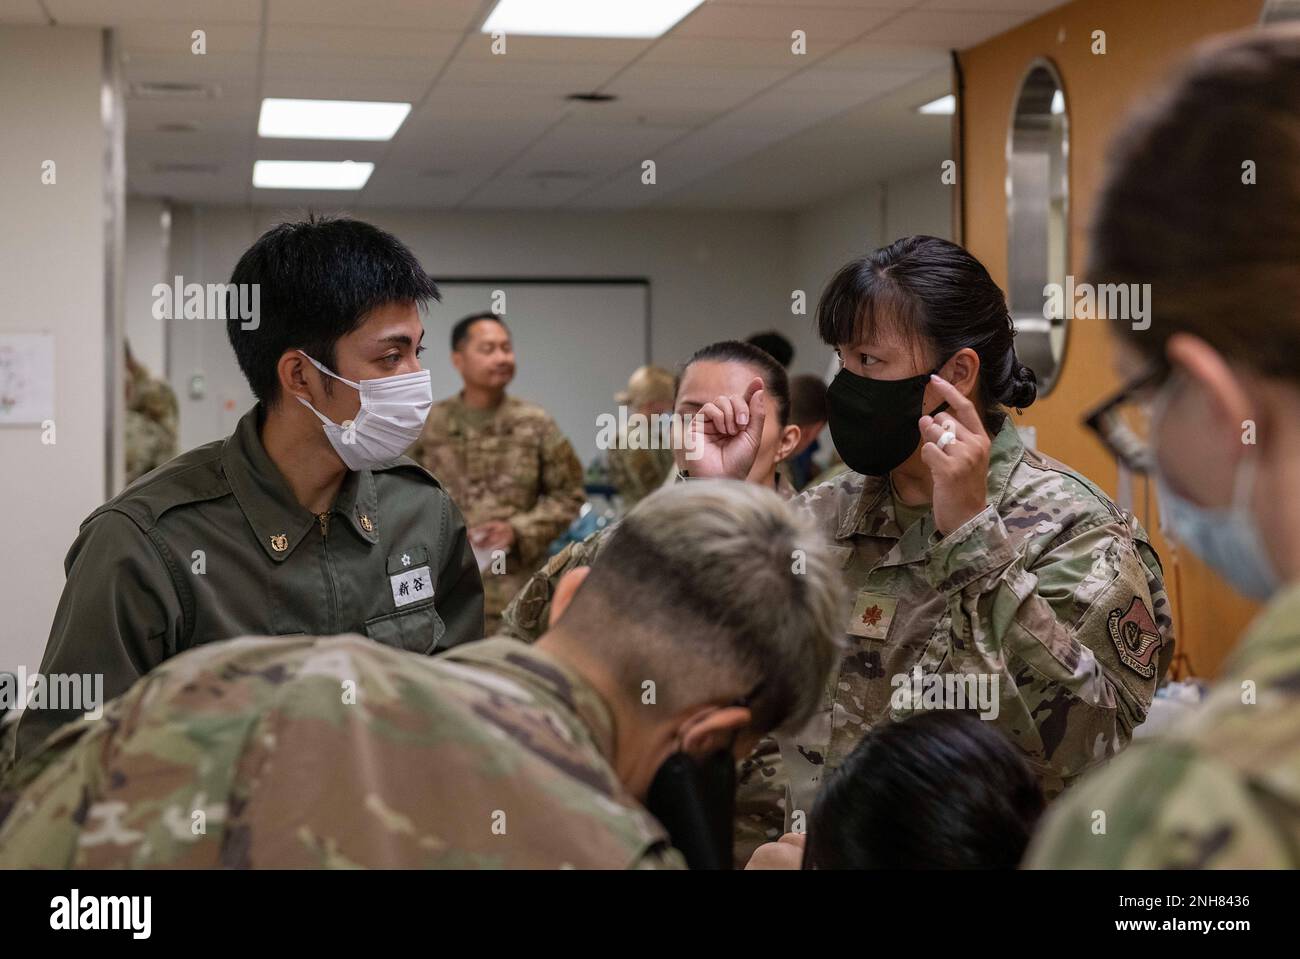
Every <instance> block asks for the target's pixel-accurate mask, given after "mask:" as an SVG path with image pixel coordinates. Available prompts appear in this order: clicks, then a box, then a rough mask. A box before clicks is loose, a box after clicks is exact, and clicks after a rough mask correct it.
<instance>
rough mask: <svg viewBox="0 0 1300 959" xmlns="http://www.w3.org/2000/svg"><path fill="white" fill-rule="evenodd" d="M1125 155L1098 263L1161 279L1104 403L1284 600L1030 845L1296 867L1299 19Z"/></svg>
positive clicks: (1131, 137) (1114, 443) (1041, 850)
mask: <svg viewBox="0 0 1300 959" xmlns="http://www.w3.org/2000/svg"><path fill="white" fill-rule="evenodd" d="M1113 157H1114V159H1113V162H1112V167H1111V170H1110V173H1109V176H1108V179H1107V182H1106V184H1105V187H1104V188H1103V191H1102V194H1101V199H1100V204H1099V206H1098V210H1097V215H1096V219H1095V221H1094V224H1093V228H1092V241H1091V257H1090V264H1089V270H1090V272H1091V273H1092V275H1093V276H1094V277H1096V279H1097V280H1098V281H1099V282H1106V283H1119V282H1125V283H1149V284H1150V285H1151V286H1150V289H1151V302H1152V304H1153V310H1152V317H1151V322H1150V326H1149V328H1143V329H1137V328H1135V327H1134V326H1133V325H1131V324H1129V323H1127V322H1124V321H1122V320H1119V319H1114V320H1112V325H1111V329H1112V332H1113V333H1114V335H1115V339H1116V341H1117V363H1118V366H1119V370H1120V373H1121V376H1122V377H1123V378H1124V380H1125V382H1126V385H1125V387H1124V388H1123V389H1122V390H1121V391H1120V393H1119V394H1117V395H1116V396H1115V397H1113V398H1112V399H1111V400H1109V401H1107V402H1106V403H1105V404H1103V406H1102V407H1100V408H1099V410H1098V412H1097V413H1096V414H1095V415H1094V416H1093V417H1091V418H1090V424H1091V425H1093V426H1094V427H1095V428H1096V429H1098V430H1099V431H1100V433H1101V434H1102V437H1103V439H1104V440H1105V441H1106V442H1107V443H1108V445H1110V446H1111V448H1112V449H1113V450H1114V451H1115V452H1116V455H1118V456H1120V457H1122V458H1124V459H1126V460H1127V461H1128V462H1129V463H1130V465H1131V466H1133V467H1134V468H1139V469H1147V470H1149V471H1150V472H1152V473H1153V474H1154V476H1155V478H1156V480H1157V483H1158V486H1159V488H1160V490H1161V495H1160V510H1161V514H1162V516H1163V517H1164V521H1165V523H1166V525H1167V526H1168V527H1169V528H1170V530H1171V532H1172V533H1173V535H1174V536H1175V537H1176V538H1178V539H1179V540H1181V541H1182V542H1183V543H1185V545H1186V546H1187V547H1188V548H1189V549H1191V550H1192V552H1194V553H1197V554H1198V555H1199V556H1200V557H1201V558H1202V559H1203V560H1205V562H1206V563H1208V564H1209V565H1210V566H1211V567H1213V568H1214V569H1215V570H1216V571H1218V572H1219V573H1221V574H1222V575H1223V576H1224V578H1225V579H1227V580H1228V581H1229V582H1230V583H1232V584H1233V585H1234V586H1235V587H1236V588H1237V589H1238V590H1239V591H1241V592H1242V593H1244V594H1246V595H1248V596H1253V597H1256V598H1260V599H1264V598H1269V597H1271V602H1270V604H1269V606H1268V608H1267V609H1266V610H1265V611H1264V612H1263V613H1262V614H1261V615H1260V617H1259V619H1258V620H1257V621H1256V622H1255V624H1254V625H1253V626H1252V628H1251V630H1250V631H1249V633H1248V634H1247V636H1246V637H1245V639H1244V640H1243V641H1242V642H1241V643H1240V644H1239V645H1238V647H1237V649H1236V650H1235V652H1234V653H1233V655H1232V657H1231V658H1230V660H1229V661H1228V663H1227V665H1226V666H1225V669H1224V673H1223V675H1222V677H1221V678H1220V679H1219V681H1218V683H1217V684H1216V685H1215V687H1214V689H1213V690H1212V692H1211V694H1210V697H1209V699H1208V701H1207V702H1205V703H1204V704H1202V706H1201V707H1200V708H1199V709H1198V711H1197V712H1196V713H1195V714H1193V715H1192V716H1191V717H1189V719H1188V720H1187V721H1185V722H1183V723H1182V724H1180V725H1178V726H1176V727H1175V728H1174V729H1172V730H1171V731H1169V732H1167V733H1165V734H1163V735H1161V736H1159V737H1153V739H1151V740H1148V741H1147V742H1144V743H1142V744H1140V745H1139V746H1137V747H1135V748H1134V749H1133V750H1131V751H1130V752H1129V753H1128V754H1126V755H1125V756H1122V757H1121V758H1120V759H1119V760H1117V761H1116V762H1115V763H1114V764H1112V765H1111V766H1109V767H1108V768H1107V769H1105V770H1104V771H1103V772H1101V773H1099V774H1098V775H1097V776H1096V777H1090V778H1088V779H1087V780H1085V781H1084V783H1083V784H1082V785H1080V787H1079V788H1078V790H1077V791H1074V792H1072V793H1071V794H1069V795H1067V797H1066V798H1065V799H1064V800H1063V801H1062V804H1061V805H1059V806H1057V807H1056V808H1055V810H1054V811H1053V814H1052V815H1051V817H1050V819H1049V820H1048V821H1047V823H1046V825H1045V828H1044V829H1043V831H1042V832H1041V833H1040V835H1039V837H1038V838H1037V840H1036V841H1035V844H1034V845H1033V846H1031V848H1030V853H1029V857H1028V862H1029V863H1030V864H1032V865H1034V866H1047V867H1082V868H1107V867H1133V868H1208V867H1215V868H1241V867H1289V868H1295V867H1297V866H1300V588H1298V587H1297V586H1296V585H1295V584H1296V583H1297V581H1298V580H1300V500H1297V498H1296V495H1295V491H1296V490H1297V489H1300V307H1298V306H1297V304H1300V30H1297V29H1295V28H1270V29H1268V30H1264V31H1258V32H1251V33H1249V34H1240V35H1235V36H1232V37H1229V38H1227V39H1221V40H1218V41H1216V42H1214V43H1212V44H1211V45H1209V46H1207V47H1204V48H1202V50H1201V51H1200V52H1199V53H1198V55H1197V56H1195V57H1194V58H1193V59H1192V61H1191V62H1190V63H1189V64H1188V66H1187V67H1185V68H1184V69H1183V71H1182V72H1181V73H1180V74H1179V75H1178V77H1177V78H1176V80H1175V81H1174V82H1173V84H1172V85H1171V86H1170V88H1169V89H1168V90H1167V91H1166V92H1165V93H1164V95H1163V96H1162V97H1160V98H1158V99H1157V100H1156V101H1155V102H1154V104H1153V105H1152V106H1151V107H1150V108H1149V109H1148V110H1147V111H1145V112H1144V113H1142V114H1141V115H1139V116H1138V117H1136V118H1135V119H1134V120H1133V121H1131V123H1130V125H1129V127H1128V129H1127V130H1126V132H1125V133H1124V134H1123V136H1122V137H1121V138H1120V140H1119V143H1118V146H1117V149H1116V150H1115V151H1114V154H1113ZM1143 423H1145V428H1144V429H1142V430H1135V426H1137V425H1138V424H1143ZM1098 811H1101V812H1102V813H1103V814H1104V816H1105V820H1104V824H1105V828H1104V829H1102V830H1098V828H1097V823H1098V822H1099V819H1098V816H1097V813H1098Z"/></svg>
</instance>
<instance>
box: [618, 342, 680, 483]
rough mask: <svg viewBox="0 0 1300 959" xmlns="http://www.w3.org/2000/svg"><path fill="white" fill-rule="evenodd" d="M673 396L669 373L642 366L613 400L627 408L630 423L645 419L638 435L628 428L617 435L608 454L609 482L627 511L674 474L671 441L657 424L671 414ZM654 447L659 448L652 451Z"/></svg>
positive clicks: (673, 388)
mask: <svg viewBox="0 0 1300 959" xmlns="http://www.w3.org/2000/svg"><path fill="white" fill-rule="evenodd" d="M675 392H676V384H675V383H674V382H673V375H672V374H671V373H669V372H668V371H667V370H665V369H663V368H662V367H659V366H642V367H639V368H638V369H637V371H636V372H635V373H633V374H632V376H631V377H630V378H629V379H628V381H627V389H626V390H624V391H623V392H622V393H620V394H619V395H618V396H616V397H615V400H616V401H617V402H618V403H619V405H621V406H626V407H627V408H628V414H629V419H630V418H631V417H632V416H638V417H644V429H643V430H641V431H640V432H639V433H638V431H637V430H636V429H635V428H634V427H632V426H631V424H629V430H628V431H627V432H624V433H621V434H620V435H619V438H618V440H619V441H618V445H617V446H615V447H614V448H613V449H611V450H610V451H609V478H610V482H612V483H613V484H614V487H615V489H617V490H618V495H619V496H621V497H622V498H623V506H624V507H625V508H627V509H631V508H632V507H633V506H635V505H636V504H637V503H639V502H640V501H641V500H642V499H644V498H645V497H647V496H649V495H650V494H651V493H653V492H654V491H655V490H657V489H658V488H659V487H660V486H663V485H664V481H665V480H667V479H668V476H669V474H670V473H672V471H673V451H672V445H671V443H670V442H669V440H670V437H669V434H668V432H667V431H666V430H661V429H660V427H659V423H660V417H662V416H664V415H665V414H668V413H671V412H672V411H673V396H674V393H675ZM629 434H631V435H629ZM661 443H662V445H660V444H661ZM655 446H658V447H659V448H658V449H655V448H652V447H655Z"/></svg>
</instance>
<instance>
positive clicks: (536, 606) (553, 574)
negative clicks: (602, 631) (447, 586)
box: [500, 473, 795, 643]
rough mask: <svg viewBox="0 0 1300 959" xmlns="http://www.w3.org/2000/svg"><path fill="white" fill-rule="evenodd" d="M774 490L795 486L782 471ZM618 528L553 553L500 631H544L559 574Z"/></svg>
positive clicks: (784, 493)
mask: <svg viewBox="0 0 1300 959" xmlns="http://www.w3.org/2000/svg"><path fill="white" fill-rule="evenodd" d="M682 479H683V477H682V475H681V474H680V473H677V474H675V475H674V476H671V477H669V478H668V480H669V482H679V481H681V480H682ZM775 483H776V492H777V494H778V495H780V496H781V498H782V499H786V500H791V499H794V497H795V491H794V487H793V486H791V485H790V481H789V480H788V479H786V477H784V476H782V475H781V474H779V473H778V474H777V476H776V480H775ZM617 528H618V523H610V524H609V525H608V526H604V527H602V528H600V529H598V530H596V532H594V533H592V534H591V535H590V536H588V537H587V538H586V539H584V540H582V541H581V542H578V543H570V544H569V545H568V546H566V547H565V548H564V549H562V550H560V552H558V553H556V554H555V555H554V556H552V557H551V558H550V559H549V560H547V561H546V563H545V564H544V565H543V566H542V568H541V569H539V570H538V571H537V572H535V573H534V574H533V575H532V576H531V577H529V579H528V582H526V583H525V584H524V587H523V589H521V590H520V591H519V592H518V593H517V594H516V595H515V597H514V598H513V599H511V600H510V604H509V605H508V606H506V608H505V611H504V612H503V613H502V614H501V628H500V632H502V633H504V634H505V635H507V636H513V637H514V638H515V639H519V640H522V641H523V642H525V643H531V642H533V641H535V640H536V639H537V638H538V637H539V636H541V635H542V633H544V632H546V628H547V625H548V621H549V619H550V615H551V597H552V596H554V595H555V587H556V586H557V585H559V582H560V579H561V577H563V576H564V574H565V573H567V572H568V571H569V570H571V569H577V568H578V567H579V566H590V565H591V564H592V563H593V562H595V560H596V556H597V555H598V554H599V553H600V551H601V548H602V547H603V546H604V545H605V544H606V543H607V542H609V537H610V535H611V534H612V533H613V532H614V530H615V529H617Z"/></svg>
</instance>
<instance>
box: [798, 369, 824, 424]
mask: <svg viewBox="0 0 1300 959" xmlns="http://www.w3.org/2000/svg"><path fill="white" fill-rule="evenodd" d="M829 416H830V414H829V413H827V411H826V381H825V380H823V379H822V378H821V377H820V376H813V375H812V374H811V373H802V374H800V375H799V376H792V377H791V378H790V418H791V419H792V420H793V421H794V422H795V423H797V424H798V425H800V426H807V425H808V424H810V423H824V422H826V420H827V418H828V417H829Z"/></svg>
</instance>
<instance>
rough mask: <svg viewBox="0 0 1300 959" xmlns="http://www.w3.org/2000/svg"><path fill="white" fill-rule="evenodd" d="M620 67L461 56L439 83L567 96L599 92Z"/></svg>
mask: <svg viewBox="0 0 1300 959" xmlns="http://www.w3.org/2000/svg"><path fill="white" fill-rule="evenodd" d="M617 69H618V67H617V66H616V65H614V64H610V63H584V62H582V61H574V62H572V63H549V62H543V61H539V60H516V59H513V58H511V57H496V58H494V59H492V60H466V59H463V58H461V57H457V58H456V59H455V60H454V61H453V62H452V64H451V65H450V66H449V67H448V68H447V69H446V71H445V72H444V73H443V74H442V76H441V77H440V78H439V81H438V82H439V84H442V83H448V84H452V85H463V84H475V83H485V84H496V85H500V86H518V87H521V88H524V89H529V88H533V89H536V88H538V87H546V88H549V89H554V90H563V91H565V92H566V93H585V92H588V91H590V90H595V89H596V88H597V87H599V86H600V85H601V84H603V83H604V82H605V81H606V80H608V79H609V78H610V77H612V76H613V75H614V73H615V71H616V70H617Z"/></svg>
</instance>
